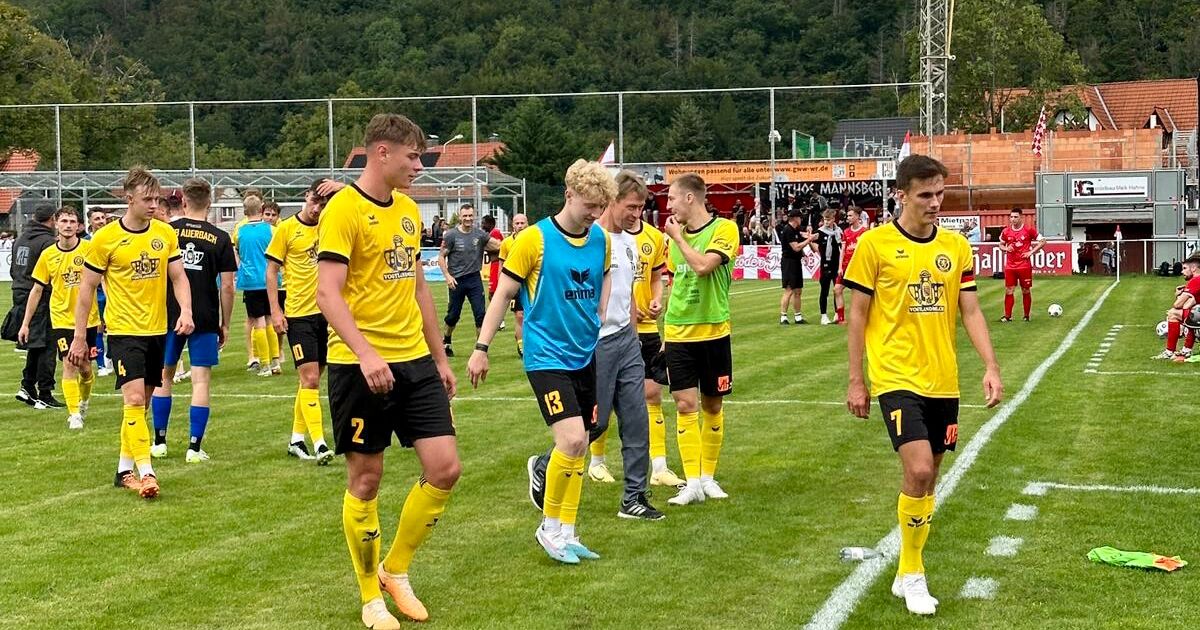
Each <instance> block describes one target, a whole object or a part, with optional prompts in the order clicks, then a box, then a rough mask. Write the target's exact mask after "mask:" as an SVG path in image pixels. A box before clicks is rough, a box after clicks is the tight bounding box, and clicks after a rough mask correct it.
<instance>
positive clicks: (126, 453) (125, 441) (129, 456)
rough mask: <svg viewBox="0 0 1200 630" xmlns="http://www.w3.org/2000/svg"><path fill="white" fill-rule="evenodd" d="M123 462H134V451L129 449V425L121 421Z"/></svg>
mask: <svg viewBox="0 0 1200 630" xmlns="http://www.w3.org/2000/svg"><path fill="white" fill-rule="evenodd" d="M121 460H122V461H126V460H128V461H133V449H131V448H130V447H129V425H128V423H126V422H125V421H124V420H122V421H121Z"/></svg>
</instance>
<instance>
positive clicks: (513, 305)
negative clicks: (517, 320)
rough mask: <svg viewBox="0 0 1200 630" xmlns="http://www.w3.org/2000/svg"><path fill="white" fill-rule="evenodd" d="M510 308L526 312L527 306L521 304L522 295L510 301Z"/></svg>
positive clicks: (514, 310)
mask: <svg viewBox="0 0 1200 630" xmlns="http://www.w3.org/2000/svg"><path fill="white" fill-rule="evenodd" d="M508 308H510V309H512V312H514V313H523V312H525V307H524V306H523V305H522V304H521V296H519V295H518V296H517V297H515V298H513V299H512V300H511V301H509V303H508Z"/></svg>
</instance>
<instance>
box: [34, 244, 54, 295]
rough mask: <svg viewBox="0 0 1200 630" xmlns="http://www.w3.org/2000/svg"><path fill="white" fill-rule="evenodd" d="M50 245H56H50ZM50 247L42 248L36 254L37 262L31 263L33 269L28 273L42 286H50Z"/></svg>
mask: <svg viewBox="0 0 1200 630" xmlns="http://www.w3.org/2000/svg"><path fill="white" fill-rule="evenodd" d="M50 247H57V245H51V246H50ZM50 247H47V248H46V249H43V250H42V253H41V255H40V256H38V259H37V263H35V264H34V265H33V271H32V272H31V273H30V274H29V276H30V277H31V278H33V279H34V280H35V281H36V282H37V283H38V284H40V285H42V286H50Z"/></svg>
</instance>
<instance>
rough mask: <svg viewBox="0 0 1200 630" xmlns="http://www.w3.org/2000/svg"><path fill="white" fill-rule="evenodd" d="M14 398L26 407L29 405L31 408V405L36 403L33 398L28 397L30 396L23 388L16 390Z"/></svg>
mask: <svg viewBox="0 0 1200 630" xmlns="http://www.w3.org/2000/svg"><path fill="white" fill-rule="evenodd" d="M16 398H17V400H19V401H21V402H23V403H25V404H26V405H29V406H30V407H32V406H33V405H34V404H35V403H36V402H37V401H36V400H35V399H34V398H33V396H30V395H29V392H27V391H25V388H24V387H22V388H21V389H18V390H17V396H16Z"/></svg>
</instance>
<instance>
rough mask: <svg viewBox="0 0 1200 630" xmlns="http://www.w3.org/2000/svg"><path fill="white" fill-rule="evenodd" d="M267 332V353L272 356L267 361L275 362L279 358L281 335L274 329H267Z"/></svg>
mask: <svg viewBox="0 0 1200 630" xmlns="http://www.w3.org/2000/svg"><path fill="white" fill-rule="evenodd" d="M265 331H266V333H267V353H268V354H270V355H271V356H270V357H269V358H268V359H267V360H268V361H274V360H275V359H277V358H279V335H278V334H277V333H276V332H275V329H274V328H266V329H265Z"/></svg>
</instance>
